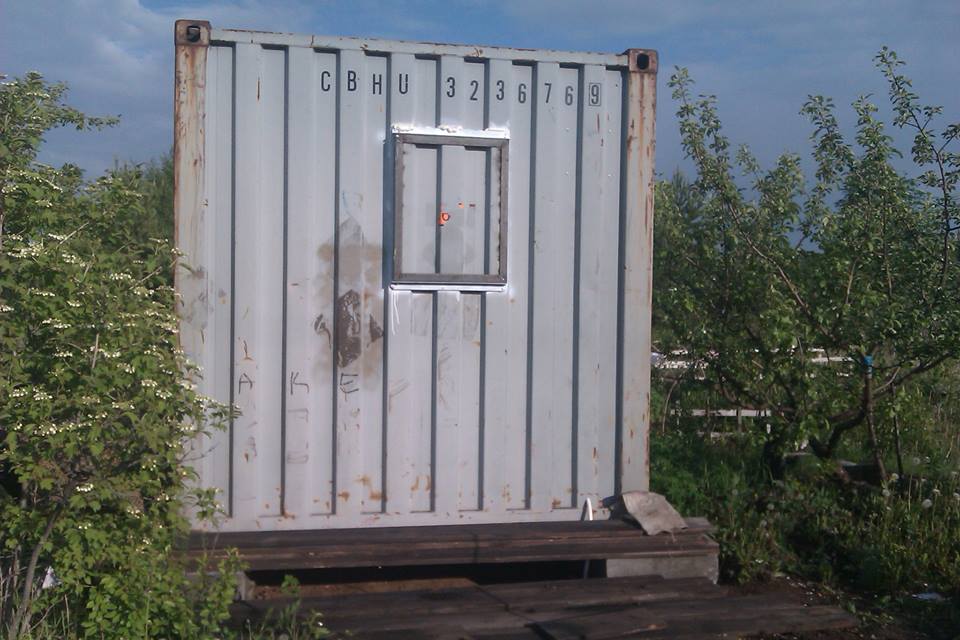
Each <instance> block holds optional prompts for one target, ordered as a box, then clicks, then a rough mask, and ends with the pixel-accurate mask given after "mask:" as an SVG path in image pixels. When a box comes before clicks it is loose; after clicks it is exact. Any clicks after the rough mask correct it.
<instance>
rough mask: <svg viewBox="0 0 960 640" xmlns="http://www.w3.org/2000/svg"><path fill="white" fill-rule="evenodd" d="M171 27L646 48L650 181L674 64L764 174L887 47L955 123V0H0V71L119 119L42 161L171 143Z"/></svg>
mask: <svg viewBox="0 0 960 640" xmlns="http://www.w3.org/2000/svg"><path fill="white" fill-rule="evenodd" d="M178 18H192V19H206V20H210V21H211V22H212V24H213V25H214V26H215V27H224V28H228V27H230V28H246V29H256V30H265V31H290V32H297V33H309V34H323V35H353V36H370V37H381V38H391V39H404V40H430V41H439V42H451V43H465V44H480V45H506V46H517V47H532V48H550V49H566V50H586V51H612V52H620V51H623V50H625V49H628V48H632V47H641V48H649V49H656V50H658V52H659V55H660V73H659V79H658V82H659V93H658V113H657V157H656V164H657V172H658V173H659V174H661V175H669V174H670V173H672V172H673V171H674V169H675V168H677V167H678V166H679V167H681V168H684V169H687V170H688V169H689V164H688V163H687V162H685V161H684V157H683V151H682V149H681V147H680V139H679V133H678V130H677V124H676V118H675V111H676V105H675V104H674V103H673V101H672V100H671V99H670V92H669V89H668V88H667V86H666V83H667V81H668V80H669V77H670V74H671V73H672V72H673V70H674V68H675V67H677V66H680V67H686V68H688V69H689V71H690V74H691V75H692V76H693V78H694V79H695V80H696V83H697V85H696V91H697V92H698V93H706V94H713V95H716V96H717V99H718V101H719V113H720V116H721V119H722V121H723V122H724V126H725V131H726V132H727V135H728V136H729V137H730V139H731V141H732V142H733V143H734V144H735V145H739V144H741V143H745V144H748V145H750V147H751V149H752V150H753V151H754V153H755V154H756V155H757V157H758V158H759V159H760V161H761V164H764V165H767V166H769V165H770V164H771V163H772V162H773V161H774V160H775V159H776V157H777V156H778V155H779V154H781V153H784V152H797V153H801V154H808V153H809V152H808V149H809V144H808V138H809V135H810V133H811V129H810V126H809V123H807V122H806V121H805V120H804V118H803V117H802V116H800V115H799V110H800V107H801V106H802V104H803V103H804V101H805V100H806V98H807V96H808V95H809V94H822V95H827V96H831V97H833V98H834V100H835V102H836V103H837V105H838V106H839V107H840V110H839V114H840V117H841V122H842V123H844V124H846V125H847V126H848V129H847V130H848V131H849V130H850V128H849V127H852V126H853V125H854V124H855V118H854V116H853V114H852V111H851V109H850V108H849V104H850V103H851V102H852V101H853V100H854V99H855V98H856V97H857V96H858V95H860V94H873V95H874V99H875V100H877V101H885V99H886V97H885V85H884V82H883V78H882V77H881V76H880V74H879V72H878V71H876V69H875V68H874V65H873V56H874V55H875V54H876V52H877V51H878V50H879V49H880V47H882V46H884V45H886V46H889V47H891V48H893V49H894V50H896V51H897V52H898V53H899V54H900V56H901V57H902V58H903V59H905V60H906V61H907V63H908V66H907V67H906V72H907V74H908V75H910V76H911V77H912V78H913V81H914V88H915V90H916V91H917V93H919V94H920V96H921V99H922V100H923V101H924V102H925V103H928V104H936V105H943V106H944V107H945V113H946V115H947V116H948V118H949V119H950V120H952V121H954V122H955V121H957V120H958V119H960V2H957V0H913V1H909V0H846V1H843V2H839V1H837V0H805V1H803V2H799V1H795V2H781V1H777V0H744V1H735V0H727V1H726V2H711V1H707V0H700V1H683V0H672V1H666V0H665V1H661V2H654V1H652V0H588V1H577V0H440V1H436V0H412V1H409V2H404V1H403V0H354V1H352V2H348V1H336V0H313V1H310V0H202V1H199V2H186V1H184V0H180V1H179V2H169V1H164V0H0V74H6V75H8V76H17V75H21V74H23V73H24V72H26V71H28V70H37V71H40V72H41V73H43V74H44V76H45V77H46V78H48V79H49V80H52V81H63V82H66V83H67V84H68V85H69V87H70V92H69V94H68V96H67V98H68V102H69V103H71V104H72V105H73V106H76V107H78V108H79V109H81V110H83V111H85V112H87V113H89V114H92V115H119V116H120V117H121V124H120V125H119V126H117V127H115V128H113V129H111V130H109V131H107V132H103V133H78V132H75V131H57V132H53V133H52V134H50V135H49V136H48V138H47V145H46V147H45V149H44V151H43V154H42V156H41V159H42V160H43V161H44V162H47V163H49V164H55V165H59V164H62V163H64V162H72V163H75V164H78V165H80V166H81V167H82V168H84V169H85V170H86V171H87V173H88V175H91V176H95V175H97V174H99V173H100V172H102V171H103V170H104V169H107V168H109V167H111V166H113V165H114V164H115V163H117V162H144V161H149V160H150V159H151V158H156V157H158V156H160V155H161V154H163V153H165V152H168V151H169V150H170V149H171V147H172V139H173V126H172V125H173V23H174V20H176V19H178ZM882 113H883V112H882ZM896 138H897V139H898V140H901V141H904V142H905V141H906V138H905V137H904V136H902V135H898V136H896ZM904 148H905V150H908V148H909V146H908V145H906V146H905V147H904ZM807 166H809V163H808V164H807Z"/></svg>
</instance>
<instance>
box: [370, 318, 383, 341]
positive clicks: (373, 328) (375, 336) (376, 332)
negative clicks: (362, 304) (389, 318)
mask: <svg viewBox="0 0 960 640" xmlns="http://www.w3.org/2000/svg"><path fill="white" fill-rule="evenodd" d="M367 320H368V321H369V323H370V342H371V343H374V342H376V341H377V340H379V339H380V338H382V337H383V329H382V328H381V327H380V325H379V324H377V321H376V320H374V318H373V316H372V315H369V316H367Z"/></svg>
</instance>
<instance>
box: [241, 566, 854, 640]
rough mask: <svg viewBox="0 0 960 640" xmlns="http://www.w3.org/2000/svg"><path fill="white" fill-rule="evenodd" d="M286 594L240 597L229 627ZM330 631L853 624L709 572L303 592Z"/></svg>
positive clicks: (698, 630)
mask: <svg viewBox="0 0 960 640" xmlns="http://www.w3.org/2000/svg"><path fill="white" fill-rule="evenodd" d="M288 604H289V601H283V600H261V601H250V602H240V603H237V604H235V605H234V606H233V608H232V610H231V614H232V619H233V624H235V625H241V624H244V622H245V621H247V620H249V621H252V622H254V623H255V622H257V621H260V620H262V619H263V618H264V616H267V615H269V612H270V611H271V610H275V609H279V608H281V607H284V606H286V605H288ZM300 611H301V613H302V614H306V613H308V612H311V611H317V612H320V613H321V614H322V616H323V622H324V625H325V626H326V627H327V628H328V629H330V630H332V631H334V632H336V634H337V635H336V636H335V637H341V638H348V637H349V638H356V639H358V640H381V639H386V638H403V639H407V640H440V639H453V638H457V639H463V640H472V639H476V640H480V639H484V640H494V639H496V640H507V639H517V640H520V639H526V640H534V639H537V638H539V639H540V640H572V639H574V638H580V639H583V640H611V639H614V638H688V639H693V638H718V637H725V638H735V637H740V636H742V635H749V634H755V633H782V632H798V631H813V630H823V629H835V628H844V627H850V626H854V625H855V624H856V619H855V618H853V617H852V616H850V615H848V614H846V613H844V612H842V611H840V610H839V609H837V608H835V607H827V606H806V605H804V604H803V603H802V602H799V601H797V600H796V599H793V598H791V597H788V596H785V595H783V594H764V595H740V594H736V593H732V592H731V591H730V589H728V588H727V587H723V586H718V585H715V584H713V583H712V582H710V581H709V580H707V579H705V578H688V579H674V580H665V579H663V578H660V577H631V578H597V579H586V580H562V581H553V582H527V583H517V584H500V585H486V586H481V585H473V586H464V587H454V588H443V589H439V590H418V591H402V592H392V593H366V594H352V595H337V596H327V597H319V598H306V599H304V600H303V601H302V602H301V609H300Z"/></svg>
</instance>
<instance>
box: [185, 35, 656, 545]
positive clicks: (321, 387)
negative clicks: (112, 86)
mask: <svg viewBox="0 0 960 640" xmlns="http://www.w3.org/2000/svg"><path fill="white" fill-rule="evenodd" d="M656 71H657V58H656V54H655V53H654V52H652V51H648V50H641V49H631V50H628V51H626V52H624V53H622V54H618V55H615V54H599V53H568V52H558V51H546V50H523V49H509V48H500V47H477V46H460V45H440V44H432V43H416V42H390V41H383V40H374V39H360V38H342V37H320V36H298V35H288V34H276V33H255V32H250V31H234V30H228V29H214V28H211V26H210V25H209V23H207V22H203V21H185V20H182V21H179V22H178V23H177V25H176V116H175V119H176V127H175V167H176V198H175V201H176V216H177V223H176V225H177V244H178V247H179V248H180V250H181V251H182V252H183V257H182V258H181V261H180V264H179V267H178V269H177V283H176V284H177V289H178V292H179V294H180V305H181V306H180V309H179V311H180V317H181V342H182V345H183V348H184V349H185V350H186V351H187V353H188V354H189V356H190V357H191V358H192V359H193V360H194V361H195V362H197V363H198V364H199V365H201V366H202V369H203V377H202V378H201V379H199V380H197V383H198V385H199V387H200V390H201V392H202V393H204V394H206V395H209V396H212V397H214V398H217V399H219V400H221V401H223V402H226V403H232V404H235V405H236V406H237V407H238V408H239V410H240V412H241V413H240V415H239V416H238V417H237V418H235V419H234V420H233V421H232V423H231V424H230V425H229V428H228V429H227V430H226V431H223V432H217V433H215V434H213V435H212V436H211V437H210V438H204V439H203V440H202V441H198V442H194V443H192V444H191V452H190V457H191V459H192V460H193V461H194V462H193V463H194V465H195V466H196V469H197V471H198V473H199V477H200V482H201V484H202V486H205V487H214V488H216V489H218V495H219V499H220V501H221V503H222V504H223V505H224V507H225V509H226V511H227V512H228V514H229V517H228V518H227V519H226V521H225V522H224V523H223V524H222V529H223V530H228V531H261V530H263V531H269V530H277V529H290V528H301V529H302V528H334V527H338V528H346V527H359V526H387V525H422V524H456V523H467V522H515V521H531V520H557V519H576V518H577V517H578V516H579V509H580V507H581V505H582V504H583V501H584V500H585V499H587V498H590V499H591V500H593V502H594V504H596V503H597V501H598V500H599V499H602V498H603V497H606V496H610V495H612V494H614V493H617V492H620V491H621V490H629V489H645V488H647V484H648V455H647V448H648V444H647V438H648V424H649V413H648V412H649V388H650V385H649V372H650V356H649V354H650V303H651V300H650V296H651V273H650V265H651V251H652V249H651V247H652V224H653V220H652V216H653V150H654V104H655V90H656ZM198 526H200V525H199V524H198Z"/></svg>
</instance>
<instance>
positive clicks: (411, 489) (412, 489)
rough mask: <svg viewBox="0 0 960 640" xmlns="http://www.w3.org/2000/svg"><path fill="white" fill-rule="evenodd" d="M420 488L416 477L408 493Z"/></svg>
mask: <svg viewBox="0 0 960 640" xmlns="http://www.w3.org/2000/svg"><path fill="white" fill-rule="evenodd" d="M419 488H420V476H417V479H416V480H415V481H414V482H413V484H412V485H410V491H416V490H417V489H419Z"/></svg>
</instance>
